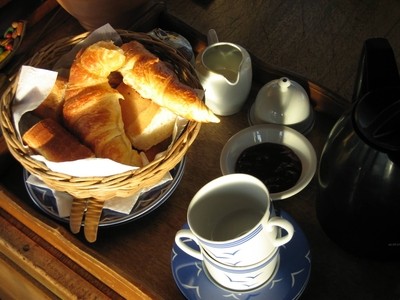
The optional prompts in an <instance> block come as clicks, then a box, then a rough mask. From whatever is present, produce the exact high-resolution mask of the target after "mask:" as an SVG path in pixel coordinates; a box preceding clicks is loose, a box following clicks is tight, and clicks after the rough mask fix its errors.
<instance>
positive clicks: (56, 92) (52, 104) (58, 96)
mask: <svg viewBox="0 0 400 300" xmlns="http://www.w3.org/2000/svg"><path fill="white" fill-rule="evenodd" d="M67 82H68V80H67V79H66V78H63V77H61V76H58V77H57V80H56V82H55V84H54V86H53V88H52V90H51V91H50V93H49V95H48V96H47V97H46V98H45V99H44V100H43V102H42V103H41V104H40V105H39V106H38V107H37V108H36V109H35V110H33V113H34V114H35V115H36V116H38V117H40V118H42V119H45V118H52V119H53V120H56V121H57V122H59V123H62V107H63V104H64V97H65V91H66V88H67Z"/></svg>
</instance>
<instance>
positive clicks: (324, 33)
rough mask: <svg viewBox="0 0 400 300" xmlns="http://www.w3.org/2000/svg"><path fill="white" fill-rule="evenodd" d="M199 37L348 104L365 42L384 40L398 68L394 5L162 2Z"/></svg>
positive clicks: (398, 11)
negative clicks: (225, 44)
mask: <svg viewBox="0 0 400 300" xmlns="http://www.w3.org/2000/svg"><path fill="white" fill-rule="evenodd" d="M165 2H166V3H167V7H168V11H169V12H170V13H171V14H172V15H174V16H177V17H179V18H180V19H182V21H184V22H185V23H187V24H189V25H191V26H192V27H193V28H195V29H197V30H199V31H200V32H202V33H204V34H205V33H207V31H208V29H210V28H214V29H215V30H216V31H217V33H218V35H219V39H220V40H221V41H229V42H234V43H238V44H240V45H242V46H243V47H245V48H246V49H247V50H249V51H250V52H251V53H253V54H254V55H255V56H257V57H259V58H260V59H262V60H263V61H265V62H266V63H268V64H271V65H274V66H278V67H280V68H285V69H288V70H291V71H293V72H296V73H299V74H301V75H303V76H305V77H306V78H308V79H310V80H312V81H314V82H317V83H319V84H320V85H322V86H324V87H326V88H328V89H330V90H332V91H334V92H336V93H337V94H339V95H340V96H342V97H344V98H346V99H351V96H352V93H353V85H354V80H355V74H356V70H357V64H358V57H359V55H360V52H361V48H362V44H363V42H364V40H365V39H367V38H370V37H385V38H387V39H388V40H389V42H390V43H391V45H392V47H393V48H394V51H395V53H396V57H397V62H398V65H399V64H400V1H398V0H351V1H349V0H315V1H310V0H250V1H248V0H236V1H229V0H214V1H212V0H210V1H207V0H191V1H188V0H166V1H165Z"/></svg>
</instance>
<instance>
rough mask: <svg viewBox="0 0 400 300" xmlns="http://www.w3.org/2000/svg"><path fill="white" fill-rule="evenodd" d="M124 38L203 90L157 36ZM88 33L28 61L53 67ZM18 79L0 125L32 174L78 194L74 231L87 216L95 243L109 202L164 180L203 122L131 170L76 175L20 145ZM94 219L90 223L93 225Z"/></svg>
mask: <svg viewBox="0 0 400 300" xmlns="http://www.w3.org/2000/svg"><path fill="white" fill-rule="evenodd" d="M117 31H118V33H119V34H120V36H121V38H122V40H123V42H127V41H131V40H137V41H139V42H141V43H142V44H143V45H144V46H145V47H146V48H147V49H148V50H149V51H151V52H152V53H154V54H156V55H157V56H159V57H160V58H161V59H162V60H164V61H165V62H167V63H170V64H171V65H172V66H173V67H174V69H175V72H176V73H177V75H178V77H179V79H180V80H181V81H182V82H184V83H186V84H187V85H189V86H191V87H193V88H198V89H201V88H202V87H201V84H200V83H199V81H198V79H197V77H196V76H195V75H194V74H195V72H194V70H193V68H192V66H191V65H190V63H189V62H188V61H187V60H186V59H185V58H184V57H183V56H182V55H180V54H179V53H178V52H177V51H176V50H175V49H174V48H172V47H170V46H168V45H166V44H164V43H163V42H161V41H159V40H156V39H154V38H152V37H150V36H149V35H147V34H145V33H136V32H130V31H124V30H117ZM88 34H89V33H88V32H87V33H84V34H81V35H79V36H75V37H69V38H64V39H61V40H59V41H57V42H55V43H52V44H50V45H48V46H46V47H44V48H42V49H41V50H40V51H38V52H37V53H36V54H35V55H34V56H33V57H32V58H31V59H29V60H28V61H27V62H26V63H25V64H26V65H31V66H34V67H40V68H44V69H52V67H53V65H54V64H55V63H56V61H57V60H58V59H59V58H60V57H61V56H62V55H64V54H65V53H67V52H69V51H70V50H71V49H72V47H73V46H75V45H76V44H77V43H78V42H80V41H82V40H83V39H85V38H86V37H87V35H88ZM15 88H16V78H14V79H13V81H12V82H11V84H10V85H9V87H8V88H7V89H6V90H5V92H4V94H3V95H2V98H1V103H0V112H1V119H0V121H1V129H2V131H3V135H4V138H5V140H6V143H7V146H8V148H9V150H10V152H11V154H12V155H13V156H14V157H15V158H16V159H17V160H18V161H19V162H20V163H21V164H22V166H23V167H24V168H25V169H26V170H27V171H28V172H29V173H31V174H34V175H37V176H38V177H39V178H40V179H42V180H43V182H45V183H46V184H47V185H48V186H49V187H51V188H52V189H54V190H57V191H64V192H67V193H69V194H71V195H72V196H73V197H74V198H76V199H74V201H73V207H72V210H71V216H70V227H71V230H72V231H73V232H74V233H76V232H79V230H80V227H81V224H82V222H83V221H82V220H83V218H84V217H83V216H84V214H85V215H86V216H85V218H84V225H85V236H86V238H87V240H89V241H94V240H96V236H97V226H98V223H99V219H100V214H101V211H102V208H103V204H104V201H106V200H108V199H111V198H113V197H127V196H131V195H133V194H134V193H136V192H138V191H139V190H140V189H142V188H145V187H151V186H153V185H155V184H156V183H157V182H159V181H160V180H161V179H162V177H163V176H164V175H165V174H166V173H167V172H169V171H170V170H171V169H173V168H174V167H175V166H176V165H177V164H178V163H179V162H180V161H181V160H182V159H183V157H184V155H185V154H186V152H187V150H188V148H189V147H190V145H191V144H192V143H193V141H194V140H195V138H196V136H197V134H198V132H199V130H200V126H201V123H199V122H194V121H189V122H188V124H187V126H186V128H185V130H184V131H183V132H182V134H181V135H180V136H179V138H178V139H177V140H176V141H175V142H174V144H173V145H172V146H171V147H170V148H169V149H168V150H167V151H166V152H165V155H163V156H162V157H160V158H158V159H157V160H154V161H152V162H151V163H150V164H148V165H147V166H145V167H142V168H139V169H137V170H134V171H128V172H124V173H120V174H117V175H113V176H105V177H72V176H69V175H66V174H62V173H57V172H53V171H51V170H49V168H48V167H47V166H46V165H45V164H43V163H42V162H40V161H37V160H35V159H33V158H31V157H30V151H29V149H27V148H26V147H24V146H23V145H22V144H21V141H20V139H19V138H18V136H17V134H16V131H15V129H14V125H13V117H12V112H11V105H12V100H13V97H14V95H15ZM89 220H90V223H88V222H89Z"/></svg>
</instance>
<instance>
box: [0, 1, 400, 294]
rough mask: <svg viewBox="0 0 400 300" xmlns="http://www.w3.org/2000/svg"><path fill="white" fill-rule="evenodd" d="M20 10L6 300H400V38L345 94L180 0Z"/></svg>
mask: <svg viewBox="0 0 400 300" xmlns="http://www.w3.org/2000/svg"><path fill="white" fill-rule="evenodd" d="M18 1H20V0H8V1H6V2H5V3H4V4H3V3H1V5H2V6H3V7H4V11H5V9H8V10H7V11H8V12H9V13H10V16H9V17H8V18H5V19H4V21H3V22H2V24H3V23H4V24H5V28H4V30H3V29H2V28H0V30H3V32H4V35H3V41H2V45H3V44H4V47H3V46H2V48H1V49H2V53H4V54H3V56H4V58H3V59H2V61H0V71H1V72H2V74H1V75H2V77H1V86H0V93H1V95H0V96H1V98H0V128H1V135H0V146H1V148H0V150H1V152H0V168H1V171H0V242H1V245H0V265H1V266H2V267H3V268H5V270H7V274H9V275H8V276H5V275H4V276H1V279H2V280H3V282H5V284H4V285H3V286H4V287H3V288H0V298H1V299H16V298H20V299H21V298H27V297H28V298H29V299H32V297H33V298H54V297H55V298H61V299H91V298H97V299H189V300H192V299H193V300H197V299H260V300H261V299H266V300H268V299H273V300H280V299H282V300H284V299H285V300H286V299H287V300H295V299H337V297H342V298H343V293H344V292H345V291H346V295H348V297H350V298H351V299H358V298H364V299H382V297H383V298H384V299H397V298H396V297H400V290H399V289H398V285H397V284H396V282H397V283H398V280H400V278H398V276H397V275H395V270H396V268H398V267H400V265H399V262H400V261H399V259H398V258H400V221H399V220H400V218H398V216H399V215H400V204H399V202H398V201H397V200H396V199H398V197H400V189H399V185H398V184H397V182H398V178H400V159H399V155H398V153H399V150H400V144H399V142H398V141H400V139H399V137H400V133H399V130H398V128H400V127H399V124H400V122H399V114H398V110H397V108H398V104H399V97H400V74H399V70H398V67H397V64H398V63H397V60H398V59H397V58H396V53H397V52H396V51H398V50H397V49H396V47H394V45H396V44H395V43H393V44H392V43H391V40H390V39H388V38H386V37H375V36H373V37H372V36H371V37H368V38H365V39H364V40H363V41H362V42H361V43H360V44H359V47H358V54H357V56H358V57H357V66H356V67H355V68H354V70H353V71H354V73H355V81H354V84H353V85H352V87H351V88H352V89H353V93H352V98H351V99H349V100H347V99H344V98H343V97H341V96H339V95H338V94H335V93H334V92H332V91H331V90H329V89H327V88H325V87H324V86H322V85H319V84H318V83H316V82H313V81H311V80H307V79H306V78H305V77H303V76H301V75H298V74H297V73H295V72H292V71H288V70H286V69H281V68H279V67H274V66H271V65H269V64H268V63H266V62H265V61H263V60H261V59H260V58H259V57H257V56H256V55H254V53H253V51H252V50H250V47H248V46H245V45H246V44H245V42H244V41H243V42H240V41H239V42H237V40H236V39H235V38H234V37H232V36H229V35H226V34H225V31H224V30H220V28H219V29H217V28H214V27H210V26H206V30H205V31H203V32H199V31H198V30H196V29H194V28H193V27H191V26H190V25H189V24H186V23H185V22H184V21H182V20H181V19H179V18H177V17H176V16H174V15H173V14H171V13H170V12H169V9H168V1H166V2H163V1H155V0H154V1H153V0H152V1H148V0H141V1H132V3H129V4H128V3H127V1H125V0H118V1H116V2H115V3H110V2H107V1H98V2H96V3H92V4H90V5H89V4H88V5H87V6H86V5H83V4H82V3H79V1H78V2H76V1H75V0H40V1H39V0H38V1H37V2H38V3H37V4H36V6H35V5H34V4H32V5H33V6H34V7H30V8H28V7H27V8H26V12H25V13H24V14H22V13H21V12H19V10H17V9H16V8H15V6H13V5H16V6H17V5H18V4H17V2H18ZM89 2H91V1H89ZM213 2H214V1H210V2H207V3H206V2H204V3H201V4H200V3H199V4H196V5H199V8H201V9H205V10H206V9H207V7H208V6H210V7H213V4H214V3H213ZM215 2H216V1H215ZM75 3H77V4H75ZM171 4H172V3H171ZM96 5H98V9H96V10H94V9H93V7H94V6H96ZM111 9H112V10H113V11H114V13H113V14H110V10H111ZM11 12H13V13H15V16H11ZM210 24H211V23H210ZM211 26H212V25H211ZM63 28H64V29H63ZM2 53H0V55H2ZM383 212H384V213H383ZM367 270H368V271H367ZM377 272H379V276H377V274H376V273H377ZM351 274H354V275H353V277H352V278H351V277H348V276H351ZM396 276H397V277H396ZM339 278H340V280H339ZM337 280H339V282H338V281H337ZM339 285H340V286H342V287H343V288H341V287H339ZM21 286H24V287H26V289H21V288H20V287H21ZM346 288H347V290H346ZM367 295H369V296H370V298H368V297H367ZM344 298H345V297H344Z"/></svg>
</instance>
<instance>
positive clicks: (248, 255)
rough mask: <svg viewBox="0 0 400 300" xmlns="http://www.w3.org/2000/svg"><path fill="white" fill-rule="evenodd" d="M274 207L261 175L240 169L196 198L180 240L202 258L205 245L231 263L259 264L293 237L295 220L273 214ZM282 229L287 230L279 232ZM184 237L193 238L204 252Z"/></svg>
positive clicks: (180, 244) (220, 259)
mask: <svg viewBox="0 0 400 300" xmlns="http://www.w3.org/2000/svg"><path fill="white" fill-rule="evenodd" d="M270 208H271V202H270V197H269V193H268V190H267V188H266V187H265V185H264V184H263V183H262V182H261V181H260V180H259V179H257V178H256V177H254V176H251V175H247V174H238V173H236V174H229V175H225V176H221V177H219V178H217V179H214V180H213V181H211V182H209V183H208V184H206V185H205V186H203V187H202V188H201V189H200V190H199V191H198V192H197V193H196V195H195V196H194V197H193V199H192V201H191V202H190V205H189V208H188V212H187V221H188V225H189V229H181V230H180V231H178V232H177V233H176V236H175V242H176V244H177V246H178V247H179V248H181V249H182V250H183V251H185V252H186V253H187V254H189V255H191V256H193V257H195V258H197V259H199V260H202V259H203V254H202V250H201V249H204V250H205V251H206V252H207V253H208V254H209V255H210V256H211V257H212V258H213V259H215V260H217V261H218V262H220V263H222V264H225V265H231V266H248V265H253V264H256V263H258V262H260V261H263V260H264V259H266V258H267V257H268V256H270V255H271V253H273V252H274V251H276V248H277V247H279V246H281V245H284V244H286V243H287V242H289V241H290V240H291V238H292V237H293V233H294V229H293V225H292V224H291V223H290V222H289V221H288V220H285V219H283V218H281V217H276V216H271V213H270V211H271V209H270ZM278 229H279V230H278ZM280 229H283V231H286V234H285V235H283V234H282V235H281V234H278V233H279V231H280ZM184 239H191V240H193V241H194V242H195V243H196V244H197V245H198V246H199V247H200V251H199V250H198V249H193V248H191V247H190V246H188V245H187V244H186V243H185V242H184Z"/></svg>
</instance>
